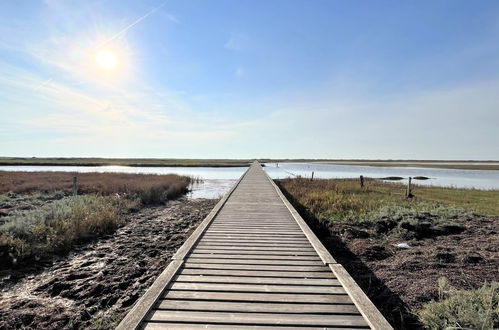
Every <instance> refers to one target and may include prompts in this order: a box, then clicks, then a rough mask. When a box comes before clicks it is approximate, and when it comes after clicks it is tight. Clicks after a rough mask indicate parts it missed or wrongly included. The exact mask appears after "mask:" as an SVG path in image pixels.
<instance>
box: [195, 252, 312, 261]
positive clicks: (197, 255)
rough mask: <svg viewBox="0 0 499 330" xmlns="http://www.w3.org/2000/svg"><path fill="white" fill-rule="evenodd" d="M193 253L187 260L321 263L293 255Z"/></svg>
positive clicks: (310, 258) (307, 257) (306, 257)
mask: <svg viewBox="0 0 499 330" xmlns="http://www.w3.org/2000/svg"><path fill="white" fill-rule="evenodd" d="M194 252H195V253H191V254H190V255H189V258H205V259H215V258H220V259H243V260H244V259H261V260H296V261H321V259H320V258H319V257H318V256H317V255H313V256H297V255H295V254H293V255H288V256H283V255H271V254H263V255H262V254H243V255H241V254H206V253H197V252H198V251H196V250H194Z"/></svg>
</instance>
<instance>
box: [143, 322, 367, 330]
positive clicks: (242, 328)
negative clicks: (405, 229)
mask: <svg viewBox="0 0 499 330" xmlns="http://www.w3.org/2000/svg"><path fill="white" fill-rule="evenodd" d="M235 328H237V329H238V330H255V329H258V330H290V329H307V330H313V329H322V330H324V327H322V326H321V327H311V326H305V327H300V326H296V325H295V326H290V327H286V326H275V325H274V326H262V325H242V324H237V325H235V324H215V323H213V324H207V323H178V322H147V323H145V324H144V328H143V329H144V330H160V329H161V330H164V329H170V330H185V329H217V330H218V329H220V330H234V329H235ZM327 329H328V330H365V329H368V327H348V328H345V327H327Z"/></svg>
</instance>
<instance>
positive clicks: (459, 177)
mask: <svg viewBox="0 0 499 330" xmlns="http://www.w3.org/2000/svg"><path fill="white" fill-rule="evenodd" d="M265 171H267V173H268V174H269V175H270V176H271V177H272V178H274V179H280V178H286V177H290V176H291V177H293V176H298V175H299V176H303V177H311V175H312V172H314V177H315V178H358V177H359V176H360V175H363V176H364V177H372V178H384V177H389V176H400V177H403V178H405V180H403V181H399V182H404V181H405V182H407V178H408V177H416V176H424V177H428V178H429V179H428V180H424V181H420V180H418V181H415V182H414V183H416V184H420V185H428V186H441V187H457V188H477V189H499V171H497V170H458V169H444V168H417V167H376V166H358V165H332V164H331V165H330V164H312V163H279V165H278V167H277V164H276V163H267V164H266V167H265Z"/></svg>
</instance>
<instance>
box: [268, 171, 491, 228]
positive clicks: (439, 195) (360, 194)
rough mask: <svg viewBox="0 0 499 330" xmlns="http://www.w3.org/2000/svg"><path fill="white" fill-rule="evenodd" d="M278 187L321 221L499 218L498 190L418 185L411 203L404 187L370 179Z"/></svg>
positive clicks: (294, 182)
mask: <svg viewBox="0 0 499 330" xmlns="http://www.w3.org/2000/svg"><path fill="white" fill-rule="evenodd" d="M278 184H279V185H280V186H281V187H282V188H284V189H285V190H286V191H287V192H288V193H289V194H290V195H292V196H293V198H295V199H296V200H297V201H298V202H299V203H300V204H301V205H303V206H305V207H306V208H307V209H308V210H309V211H310V212H312V213H313V214H314V215H315V217H316V218H317V219H319V220H321V221H323V220H327V221H367V220H373V221H375V220H377V219H381V218H383V217H384V216H390V217H394V216H395V217H396V216H398V215H400V214H401V213H411V214H413V215H415V216H417V215H418V214H423V213H428V212H431V213H432V214H436V215H437V217H439V218H448V219H451V218H456V217H459V216H464V215H466V214H471V213H475V214H480V215H491V216H497V215H499V203H497V201H498V200H499V191H498V190H493V191H487V190H474V189H455V188H441V187H424V186H415V187H414V189H413V193H414V194H415V195H416V198H414V199H412V200H407V199H405V198H404V193H405V190H404V189H405V187H404V185H402V184H398V183H386V182H382V181H377V180H372V179H367V180H366V185H365V187H364V188H361V187H360V185H359V182H358V180H354V179H319V180H314V181H310V180H308V179H305V178H295V179H283V180H278Z"/></svg>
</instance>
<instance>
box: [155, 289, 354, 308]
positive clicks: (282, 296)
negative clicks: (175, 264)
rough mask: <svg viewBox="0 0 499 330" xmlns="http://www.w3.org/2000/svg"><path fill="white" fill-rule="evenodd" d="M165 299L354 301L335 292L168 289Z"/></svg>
mask: <svg viewBox="0 0 499 330" xmlns="http://www.w3.org/2000/svg"><path fill="white" fill-rule="evenodd" d="M163 298H164V299H191V300H229V301H261V302H281V303H316V304H321V303H328V304H347V305H350V304H351V303H352V301H351V300H350V297H348V295H346V294H345V295H333V294H292V293H272V294H268V293H248V292H244V293H239V292H206V291H175V290H170V291H167V292H166V294H164V295H163Z"/></svg>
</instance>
